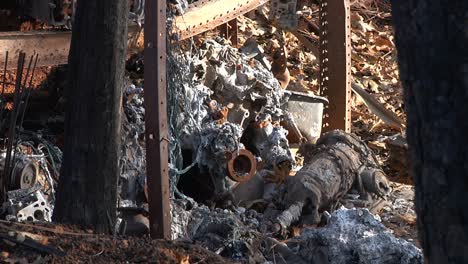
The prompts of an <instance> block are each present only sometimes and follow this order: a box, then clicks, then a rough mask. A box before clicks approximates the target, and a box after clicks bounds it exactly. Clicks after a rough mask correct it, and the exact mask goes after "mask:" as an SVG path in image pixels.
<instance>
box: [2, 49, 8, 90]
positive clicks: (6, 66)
mask: <svg viewBox="0 0 468 264" xmlns="http://www.w3.org/2000/svg"><path fill="white" fill-rule="evenodd" d="M7 69H8V50H7V51H6V54H5V69H3V86H2V97H3V95H4V94H5V84H6V72H7Z"/></svg>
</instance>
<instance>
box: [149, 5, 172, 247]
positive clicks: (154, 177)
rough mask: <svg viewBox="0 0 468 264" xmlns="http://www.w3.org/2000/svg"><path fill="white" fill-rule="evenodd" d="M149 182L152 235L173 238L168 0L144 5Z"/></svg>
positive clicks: (153, 236)
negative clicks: (167, 31) (167, 90)
mask: <svg viewBox="0 0 468 264" xmlns="http://www.w3.org/2000/svg"><path fill="white" fill-rule="evenodd" d="M144 27H145V52H144V58H145V75H144V77H145V84H144V99H145V109H146V113H145V126H146V164H147V166H146V170H147V172H146V179H147V185H148V204H149V218H150V234H151V237H152V238H164V239H171V215H170V203H169V166H168V162H169V156H168V149H169V148H168V145H169V144H168V143H169V140H168V131H167V109H166V107H167V102H166V0H159V1H147V2H146V3H145V26H144Z"/></svg>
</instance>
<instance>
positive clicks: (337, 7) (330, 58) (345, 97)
mask: <svg viewBox="0 0 468 264" xmlns="http://www.w3.org/2000/svg"><path fill="white" fill-rule="evenodd" d="M350 23H351V22H350V4H349V0H323V1H322V2H321V4H320V92H321V94H322V95H323V96H325V97H327V98H328V100H329V101H330V103H329V104H328V106H326V107H325V111H324V117H323V128H322V131H324V132H326V131H329V130H333V129H342V130H344V131H346V132H350V131H351V107H350V103H349V100H350V98H351V70H350V69H351V40H350V34H351V28H350V25H351V24H350Z"/></svg>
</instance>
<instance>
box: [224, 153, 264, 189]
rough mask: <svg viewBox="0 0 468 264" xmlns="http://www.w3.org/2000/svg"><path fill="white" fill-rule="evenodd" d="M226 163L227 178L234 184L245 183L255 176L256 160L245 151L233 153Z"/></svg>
mask: <svg viewBox="0 0 468 264" xmlns="http://www.w3.org/2000/svg"><path fill="white" fill-rule="evenodd" d="M230 156H231V157H230V159H229V161H228V163H227V170H228V176H229V178H230V179H231V180H233V181H236V182H245V181H248V180H250V179H252V177H253V176H254V175H255V172H256V170H257V160H256V159H255V157H254V155H253V154H252V152H250V151H248V150H246V149H240V150H239V151H234V152H232V153H231V155H230Z"/></svg>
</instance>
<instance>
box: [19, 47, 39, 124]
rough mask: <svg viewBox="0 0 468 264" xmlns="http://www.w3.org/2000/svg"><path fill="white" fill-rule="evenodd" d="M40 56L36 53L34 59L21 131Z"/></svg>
mask: <svg viewBox="0 0 468 264" xmlns="http://www.w3.org/2000/svg"><path fill="white" fill-rule="evenodd" d="M38 57H39V54H36V59H35V60H34V66H33V71H32V74H31V79H30V80H29V85H28V90H27V94H26V101H25V102H24V107H23V113H22V114H21V119H20V123H19V127H20V129H21V131H22V130H23V129H22V127H23V121H24V115H25V114H26V108H27V106H28V102H29V96H30V95H31V89H32V81H33V78H34V73H35V72H36V66H37V59H38Z"/></svg>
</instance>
